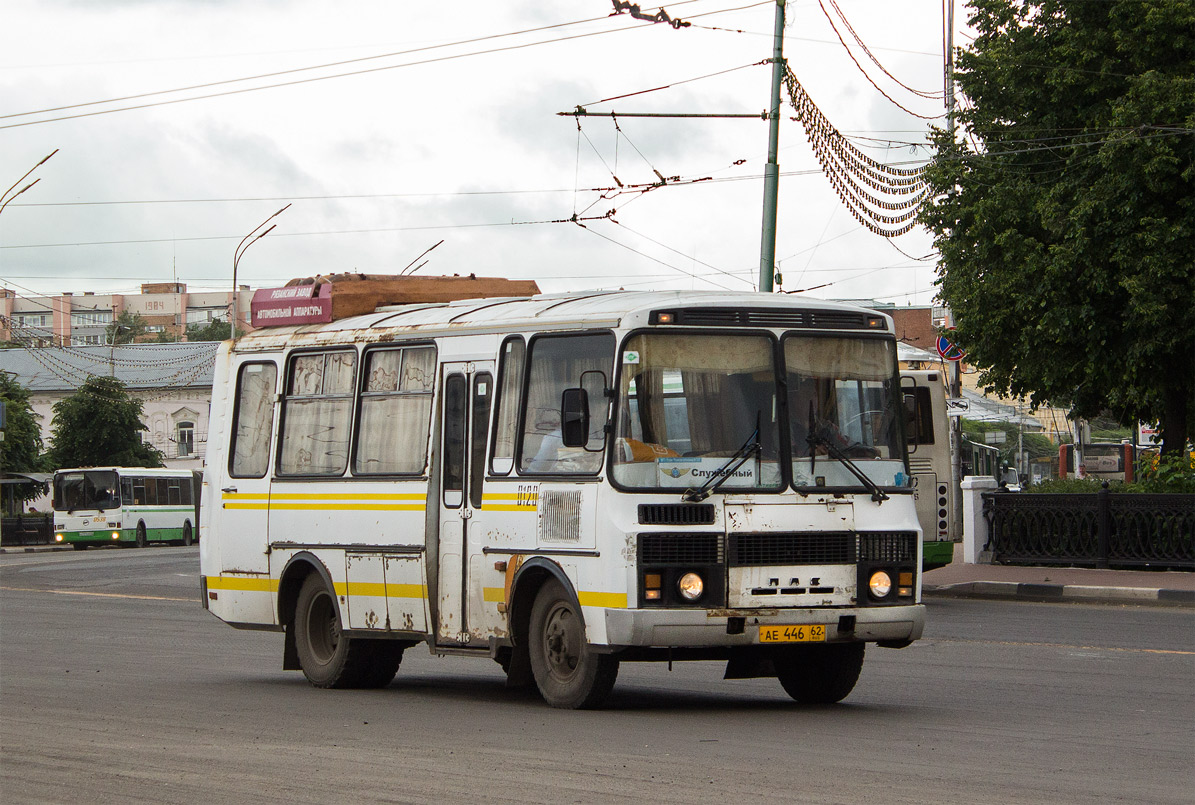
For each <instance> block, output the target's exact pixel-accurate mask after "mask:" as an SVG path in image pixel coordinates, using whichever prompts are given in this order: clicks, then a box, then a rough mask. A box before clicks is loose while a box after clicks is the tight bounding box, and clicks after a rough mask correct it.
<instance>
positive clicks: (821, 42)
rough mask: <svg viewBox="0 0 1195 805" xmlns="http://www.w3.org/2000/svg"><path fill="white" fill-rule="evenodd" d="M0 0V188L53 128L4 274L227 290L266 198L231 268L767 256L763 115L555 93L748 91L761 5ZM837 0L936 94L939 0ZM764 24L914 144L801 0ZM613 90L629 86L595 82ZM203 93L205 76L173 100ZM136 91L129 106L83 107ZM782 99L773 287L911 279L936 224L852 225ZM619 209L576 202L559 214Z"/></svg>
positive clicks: (820, 293)
mask: <svg viewBox="0 0 1195 805" xmlns="http://www.w3.org/2000/svg"><path fill="white" fill-rule="evenodd" d="M822 2H823V3H824V4H825V8H826V9H827V10H830V11H831V13H832V11H833V6H832V4H831V0H822ZM4 5H5V11H4V14H3V25H0V190H2V189H4V188H7V187H8V186H9V185H10V184H12V183H13V182H15V181H17V179H18V178H19V177H20V176H21V174H22V173H24V172H25V171H26V170H28V169H29V168H31V167H32V166H33V165H35V164H37V162H38V160H40V159H41V158H42V157H44V156H45V155H46V154H48V153H50V152H51V151H53V150H54V149H59V150H58V153H57V154H56V155H55V156H54V157H53V158H52V159H50V160H49V161H48V162H46V163H45V164H43V165H41V166H40V167H39V168H37V170H36V171H35V172H34V173H33V174H32V175H30V177H29V178H28V179H27V180H25V182H22V183H21V184H22V186H23V185H24V184H25V183H27V182H28V181H31V180H33V179H35V178H39V179H40V182H39V183H38V184H37V185H36V186H34V187H33V188H32V189H31V190H29V191H28V192H26V193H25V194H23V195H22V196H21V197H20V198H18V199H16V200H15V201H13V202H12V203H11V204H10V205H9V206H8V207H7V208H6V209H5V210H4V212H3V214H2V215H0V284H2V285H4V286H6V287H9V288H11V289H12V290H14V291H16V292H17V293H18V294H23V295H34V294H53V293H61V292H63V291H74V292H80V291H95V292H97V293H113V292H125V293H133V292H136V291H137V290H138V288H139V286H140V284H141V283H143V282H149V281H160V280H164V279H172V278H177V279H178V280H179V281H181V282H185V283H186V284H187V285H188V287H189V289H190V290H192V291H199V290H227V289H230V288H231V283H232V279H231V275H232V258H233V252H234V250H235V248H236V246H237V243H238V242H239V241H240V240H241V239H242V238H243V237H244V236H245V235H246V234H247V233H249V232H250V231H251V230H252V229H253V228H254V227H255V226H257V225H258V224H259V223H260V222H262V221H263V220H264V219H266V218H267V217H269V216H270V215H271V214H272V213H274V212H275V211H276V210H278V209H279V208H280V207H282V206H284V205H285V204H287V203H290V204H291V205H292V206H291V207H290V209H288V210H287V211H286V212H285V213H283V214H282V215H280V216H279V217H278V218H276V219H275V220H274V222H273V223H276V224H277V227H276V228H275V229H274V230H273V231H272V232H271V233H270V234H269V235H268V236H266V237H265V238H263V239H262V240H260V241H258V242H257V243H255V244H254V245H253V247H252V248H251V249H250V250H249V251H248V252H246V254H245V256H244V258H243V259H242V260H241V262H240V266H239V272H238V280H239V281H240V282H241V283H243V284H248V285H250V286H252V287H254V288H258V287H271V286H276V285H282V284H284V283H285V282H286V281H287V280H289V279H291V278H294V277H305V276H313V275H316V274H321V273H334V272H341V271H360V272H365V273H383V274H384V273H396V272H398V271H399V270H401V269H403V268H404V267H405V266H407V265H408V264H409V263H411V261H413V260H415V258H416V257H417V256H418V255H419V254H420V253H421V252H423V251H424V250H425V249H427V248H428V247H430V246H432V245H433V244H436V243H437V242H438V241H440V240H443V241H444V243H443V244H442V245H440V246H439V247H438V248H437V249H435V250H434V251H433V252H431V253H430V254H429V255H428V256H427V258H425V259H428V260H429V262H428V264H427V265H426V266H424V267H423V268H421V269H419V273H421V274H452V273H462V274H465V273H476V274H478V275H480V276H500V277H508V278H512V279H528V278H529V279H535V280H536V281H538V282H539V284H540V287H541V288H542V289H543V290H545V291H561V290H569V289H583V288H599V287H600V288H618V287H625V288H633V289H676V288H697V289H716V288H728V289H733V290H750V289H752V288H753V287H755V285H756V283H757V281H758V273H759V254H760V225H761V218H762V200H763V181H762V178H761V176H762V172H763V165H764V162H765V161H766V156H767V126H766V124H765V123H764V122H763V121H761V120H758V119H754V120H753V119H726V120H716V119H641V118H621V119H619V120H618V121H617V124H618V128H619V129H621V133H620V132H619V131H618V130H616V129H615V125H614V123H613V122H612V121H611V119H610V118H608V117H590V118H587V119H582V121H581V130H580V132H578V126H577V123H576V122H575V120H574V118H572V117H559V116H557V113H558V112H564V111H569V110H572V109H574V108H575V107H576V106H578V105H583V106H585V107H586V108H587V109H588V110H590V111H591V112H609V111H615V112H623V113H628V112H683V113H736V114H744V113H754V114H758V113H760V112H762V111H763V110H764V109H765V107H766V106H767V104H768V96H769V92H770V67H769V66H767V65H758V66H752V65H757V63H759V62H761V61H763V60H765V59H768V58H770V56H771V54H772V46H773V36H772V32H773V27H774V8H775V6H774V3H771V2H762V3H760V2H754V3H753V2H751V0H737V2H736V0H689V1H688V2H678V3H672V4H665V5H664V6H663V8H664V9H666V10H667V12H668V14H669V15H670V16H671V17H672V18H676V19H680V20H686V21H690V22H691V23H692V25H691V26H690V27H687V28H679V29H677V28H673V27H671V26H669V25H666V24H652V23H649V22H644V21H639V20H635V19H632V18H631V17H630V16H629V15H626V14H623V15H620V16H609V15H610V12H611V11H612V10H613V4H612V3H611V0H556V2H550V3H548V2H525V1H523V0H502V2H495V0H486V1H482V0H456V2H452V3H442V2H422V3H416V2H410V1H409V0H389V2H386V1H384V0H350V2H345V3H338V4H332V3H327V2H324V1H323V0H320V1H319V2H317V1H316V0H259V1H258V2H249V0H241V1H240V2H234V0H227V2H225V1H223V0H5V4H4ZM838 6H839V8H841V10H842V12H843V13H844V14H845V16H846V17H847V19H848V20H849V21H850V23H851V25H852V26H853V28H854V30H855V32H856V33H857V34H858V35H859V37H860V38H861V39H862V40H863V41H864V42H865V43H866V44H867V46H868V47H869V49H870V51H871V53H872V54H873V55H874V56H875V57H876V58H877V59H878V60H879V61H880V62H881V63H882V64H883V65H884V67H885V68H886V69H887V70H888V71H889V72H890V73H892V74H893V75H894V76H895V77H896V78H898V79H900V80H901V82H903V83H904V84H906V85H909V86H911V87H913V88H915V89H920V90H924V91H927V92H940V90H941V88H942V55H941V53H942V0H901V2H892V0H838ZM658 8H660V6H655V5H652V6H648V5H646V4H644V6H643V9H644V11H650V12H652V13H654V12H655V11H656V10H657V9H658ZM548 26H555V27H548ZM839 28H840V30H841V32H842V35H843V37H844V38H845V39H846V40H847V41H848V42H851V43H852V44H853V40H852V39H851V37H850V34H849V32H848V31H847V30H846V29H845V28H844V27H843V26H842V24H841V23H839ZM519 32H523V33H519ZM507 34H513V35H507ZM785 37H786V38H785V56H786V57H787V59H788V60H789V64H790V65H791V67H792V69H793V71H794V73H795V74H796V76H797V78H798V79H799V80H800V82H801V83H802V85H803V86H804V87H805V88H806V90H807V91H808V93H809V95H810V96H811V97H812V98H813V100H814V101H815V103H816V104H817V106H818V108H819V109H820V110H821V111H822V112H823V113H824V114H825V116H826V117H827V118H828V119H829V121H830V122H831V123H832V124H833V125H834V126H835V127H836V128H838V129H839V130H840V131H842V132H843V133H844V134H847V135H849V136H851V137H853V138H859V139H855V140H854V142H855V144H856V145H858V146H860V147H861V148H863V149H864V150H865V151H866V152H867V153H868V154H869V155H871V156H872V157H873V158H875V159H878V160H880V161H884V162H889V163H910V162H913V163H916V162H918V161H920V160H924V159H925V157H926V156H927V151H926V149H925V148H924V147H915V146H913V145H911V144H913V143H923V142H924V141H925V135H926V131H927V129H928V126H929V125H930V122H931V121H927V120H924V119H920V118H918V117H915V116H913V115H911V114H909V113H907V112H905V111H902V110H901V109H900V108H898V107H897V106H895V105H894V104H893V103H892V102H890V101H889V100H888V99H886V98H885V97H884V95H882V94H881V93H880V92H879V91H877V89H876V88H874V87H873V86H872V84H871V83H869V81H868V79H867V78H866V77H864V75H863V74H862V73H861V72H860V68H858V67H856V65H855V64H854V62H853V61H852V59H851V57H850V55H849V54H848V53H847V51H846V49H845V48H844V47H843V45H842V44H841V43H840V42H839V41H838V38H837V36H836V35H835V33H834V30H833V29H832V28H831V27H830V25H829V23H828V22H827V19H826V16H825V15H824V14H823V11H822V7H821V6H820V5H819V0H795V1H794V2H790V3H789V6H788V25H787V28H786V34H785ZM854 53H855V58H856V59H858V61H859V63H860V64H862V65H863V66H864V67H866V68H868V73H869V74H870V75H871V77H872V80H874V81H875V82H876V83H877V84H879V85H880V86H881V87H882V88H883V89H884V91H885V92H887V94H888V95H890V96H891V97H892V99H894V100H895V101H898V102H899V103H900V104H902V105H903V106H904V107H906V108H907V109H908V110H910V111H912V112H914V113H916V114H919V115H925V116H934V115H940V114H941V113H942V111H943V104H942V101H941V100H940V98H939V99H936V100H931V99H926V98H923V97H918V96H917V95H913V94H912V93H910V92H909V91H908V90H906V89H903V88H901V87H900V86H899V85H898V84H896V83H894V82H893V81H892V80H891V79H889V78H887V77H886V76H884V75H883V73H881V72H880V70H879V69H878V68H876V67H875V66H874V64H873V63H872V62H871V61H870V60H869V59H868V57H867V56H866V54H864V53H863V52H861V51H860V50H858V49H857V48H855V49H854ZM388 54H395V55H388ZM416 62H423V63H421V64H417V63H416ZM334 63H338V64H335V66H322V65H333V64H334ZM308 68H316V69H308ZM735 68H742V69H735ZM726 71H728V72H726ZM347 73H351V75H343V74H347ZM714 73H721V74H720V75H716V76H713V77H704V76H710V75H711V74H714ZM266 74H273V75H272V76H271V77H268V78H254V77H256V76H264V75H266ZM336 75H343V77H335V78H327V77H328V76H336ZM246 78H248V79H252V80H247V81H246V80H237V79H246ZM311 79H321V80H311ZM694 79H698V80H694ZM295 82H302V83H295ZM282 83H287V84H288V85H287V86H278V87H275V88H267V89H255V88H259V87H264V86H267V85H274V84H282ZM201 85H203V86H202V88H194V87H200V86H201ZM658 87H667V88H664V89H659V90H658V91H654V92H646V93H643V91H644V90H652V89H655V88H658ZM186 88H193V89H186ZM180 89H184V90H185V91H182V92H166V91H169V90H180ZM244 90H253V91H244ZM149 93H159V94H149ZM631 93H643V94H636V95H634V96H633V97H625V98H619V99H618V100H614V101H609V102H605V103H598V101H602V100H603V99H606V98H611V97H615V96H625V95H629V94H631ZM201 95H217V97H209V98H205V99H199V100H187V101H185V102H173V101H179V100H181V99H187V98H195V97H196V96H201ZM121 98H124V99H126V100H114V99H121ZM101 102H102V103H101ZM151 104H152V105H151ZM134 106H140V107H144V108H137V109H131V110H128V111H115V112H111V113H105V114H94V113H96V112H108V111H109V110H113V109H122V108H126V107H134ZM782 114H783V117H782V120H783V122H782V124H781V128H780V148H781V150H780V170H781V173H782V176H783V178H782V179H781V184H780V202H779V234H778V241H777V247H776V256H777V258H778V259H779V260H780V261H781V270H782V272H783V280H784V282H783V286H782V287H783V289H784V290H803V289H814V290H810V291H809V292H808V293H809V295H811V296H815V297H819V298H837V299H876V300H881V301H891V302H895V303H897V304H906V303H910V302H911V303H913V304H926V303H929V302H930V301H931V300H932V298H933V293H934V286H933V277H934V273H933V272H934V262H933V260H932V259H930V260H917V259H911V258H920V257H924V256H926V255H928V254H929V253H930V252H931V251H932V244H931V242H930V239H929V237H928V235H927V234H926V233H925V232H924V231H923V230H921V229H920V228H917V229H914V230H913V231H912V232H910V233H909V234H907V235H904V236H901V237H899V238H897V239H895V240H894V241H892V242H889V241H887V240H886V239H884V238H882V237H880V236H877V235H875V234H872V233H871V232H869V231H868V230H866V229H865V228H863V227H862V226H860V225H859V224H858V223H857V222H856V221H855V220H854V219H853V218H852V217H851V215H850V213H849V212H848V211H847V209H846V208H845V207H844V206H843V205H842V203H841V202H840V201H839V200H838V198H837V196H836V195H835V193H834V191H833V189H832V188H831V186H830V183H829V181H828V180H827V179H826V177H825V176H824V175H822V174H821V173H820V171H819V170H818V163H817V161H816V159H815V157H814V155H813V153H812V151H811V150H810V148H809V147H808V145H807V144H806V140H805V133H804V131H803V130H802V128H801V126H800V124H799V123H796V122H793V121H792V120H790V119H789V118H790V117H791V115H792V110H791V107H789V106H788V105H787V103H786V104H785V106H784V109H783V113H782ZM52 118H70V119H61V120H51V119H52ZM38 121H49V122H38ZM934 122H937V123H938V124H939V125H940V124H941V120H940V119H939V120H937V121H934ZM27 124H28V125H27ZM863 138H870V139H863ZM657 171H658V172H659V174H661V175H663V176H665V177H670V178H671V177H680V178H681V180H682V182H679V183H677V184H676V185H675V186H666V187H662V188H658V189H655V190H652V191H650V192H648V193H640V192H626V193H623V194H621V195H615V196H614V197H612V198H611V197H606V198H603V197H602V194H601V191H600V190H595V188H597V189H601V188H611V187H613V186H615V185H616V182H615V178H614V177H617V180H618V181H619V182H621V183H622V184H623V185H625V186H633V185H644V184H647V183H651V182H654V181H657V176H656V172H657ZM784 174H792V175H784ZM706 177H709V179H710V180H711V181H704V182H696V183H690V184H686V183H684V180H692V179H702V178H706ZM18 189H19V188H18ZM606 195H607V196H610V195H613V194H610V193H607V194H606ZM611 210H613V211H614V212H613V213H611V215H612V218H608V219H600V220H583V224H584V227H582V226H579V225H577V224H575V223H551V222H552V221H559V220H561V219H568V218H570V217H571V216H573V215H574V214H576V215H577V216H579V217H581V218H582V219H586V218H600V216H604V215H606V214H607V213H610V211H611ZM896 247H899V250H898V248H896ZM902 252H903V253H902ZM906 255H908V256H906Z"/></svg>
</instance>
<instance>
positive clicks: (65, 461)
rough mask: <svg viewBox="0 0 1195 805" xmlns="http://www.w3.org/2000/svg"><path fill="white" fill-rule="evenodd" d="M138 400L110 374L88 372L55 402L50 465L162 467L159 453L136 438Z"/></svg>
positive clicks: (140, 429)
mask: <svg viewBox="0 0 1195 805" xmlns="http://www.w3.org/2000/svg"><path fill="white" fill-rule="evenodd" d="M141 413H142V407H141V401H140V400H137V399H134V398H133V397H130V396H129V393H128V391H127V390H126V389H125V386H124V383H122V382H120V381H119V380H117V379H116V378H114V377H97V376H94V375H93V376H91V377H89V378H87V381H86V382H85V383H84V384H83V386H82V387H81V388H80V389H79V390H78V391H77V392H75V393H74V394H72V395H71V396H69V397H65V398H63V399H61V400H59V401H58V402H57V403H55V405H54V419H53V420H52V421H51V423H50V429H51V436H50V449H49V451H48V453H47V459H48V461H49V464H50V465H51V466H53V467H55V468H61V467H99V466H105V465H111V466H118V467H161V466H163V462H162V453H161V452H160V451H159V450H157V449H156V448H155V447H154V446H153V445H150V444H145V443H143V442H142V441H141V438H140V433H141V431H144V430H147V428H146V427H145V425H143V424H142V423H141Z"/></svg>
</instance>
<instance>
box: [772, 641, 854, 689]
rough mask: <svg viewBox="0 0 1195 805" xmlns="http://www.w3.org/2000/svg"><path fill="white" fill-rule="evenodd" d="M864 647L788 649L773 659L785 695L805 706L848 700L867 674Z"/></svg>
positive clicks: (834, 645)
mask: <svg viewBox="0 0 1195 805" xmlns="http://www.w3.org/2000/svg"><path fill="white" fill-rule="evenodd" d="M864 646H865V644H864V643H831V644H829V645H825V646H799V647H793V648H789V649H785V650H784V651H783V652H782V653H780V654H779V655H777V656H776V657H775V658H774V659H773V663H774V664H775V666H776V676H777V677H778V678H779V679H780V684H781V686H782V687H783V688H784V692H785V693H787V694H788V695H789V696H791V697H793V699H795V700H796V701H798V702H800V703H801V704H834V703H835V702H840V701H842V700H843V699H845V698H846V697H847V696H848V695H849V694H850V692H851V691H852V690H854V689H855V683H856V682H858V681H859V672H860V671H862V670H863V650H864Z"/></svg>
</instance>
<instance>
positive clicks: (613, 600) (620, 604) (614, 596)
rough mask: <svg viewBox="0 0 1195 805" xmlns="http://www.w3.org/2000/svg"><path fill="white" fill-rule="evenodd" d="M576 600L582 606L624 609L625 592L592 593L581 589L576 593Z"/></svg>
mask: <svg viewBox="0 0 1195 805" xmlns="http://www.w3.org/2000/svg"><path fill="white" fill-rule="evenodd" d="M577 601H578V602H579V603H580V604H581V606H583V607H606V608H608V609H626V608H627V594H626V593H593V592H585V591H584V590H582V591H581V592H579V593H577Z"/></svg>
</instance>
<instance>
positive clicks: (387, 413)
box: [353, 347, 436, 475]
mask: <svg viewBox="0 0 1195 805" xmlns="http://www.w3.org/2000/svg"><path fill="white" fill-rule="evenodd" d="M364 366H365V385H364V387H363V388H362V389H361V409H360V413H359V417H360V420H359V424H358V426H357V445H356V450H355V452H354V453H353V473H354V474H355V475H384V474H394V475H419V474H421V473H422V472H423V471H424V469H425V468H426V466H427V440H428V433H429V428H430V426H431V413H432V384H433V382H434V380H435V376H436V350H435V348H434V347H415V348H402V349H392V348H386V349H374V350H370V351H368V352H366V353H365V364H364Z"/></svg>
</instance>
